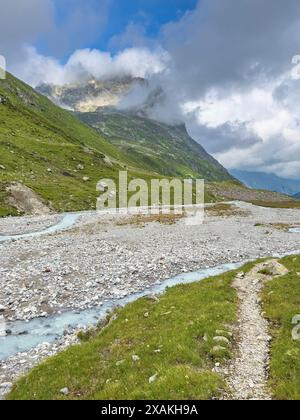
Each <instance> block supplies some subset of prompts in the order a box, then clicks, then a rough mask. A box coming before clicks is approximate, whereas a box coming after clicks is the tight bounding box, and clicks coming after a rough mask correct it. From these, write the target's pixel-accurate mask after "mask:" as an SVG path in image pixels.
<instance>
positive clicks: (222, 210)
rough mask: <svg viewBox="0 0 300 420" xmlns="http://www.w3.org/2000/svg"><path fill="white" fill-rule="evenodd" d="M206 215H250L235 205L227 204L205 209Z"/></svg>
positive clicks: (218, 204)
mask: <svg viewBox="0 0 300 420" xmlns="http://www.w3.org/2000/svg"><path fill="white" fill-rule="evenodd" d="M205 213H206V214H207V215H209V216H218V217H231V216H240V217H247V216H248V215H249V214H250V213H249V212H247V211H246V210H242V209H240V208H238V207H236V206H234V205H231V204H227V203H217V204H214V205H212V206H208V207H206V208H205Z"/></svg>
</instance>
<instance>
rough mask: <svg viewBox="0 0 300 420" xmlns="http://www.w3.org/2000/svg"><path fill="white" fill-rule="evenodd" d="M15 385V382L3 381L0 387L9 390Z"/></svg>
mask: <svg viewBox="0 0 300 420" xmlns="http://www.w3.org/2000/svg"><path fill="white" fill-rule="evenodd" d="M12 387H13V384H12V383H11V382H3V383H2V384H0V388H1V389H4V390H6V391H7V390H9V389H11V388H12Z"/></svg>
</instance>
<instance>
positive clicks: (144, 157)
mask: <svg viewBox="0 0 300 420" xmlns="http://www.w3.org/2000/svg"><path fill="white" fill-rule="evenodd" d="M76 115H77V117H78V118H79V119H81V120H82V121H83V122H85V123H86V124H88V125H90V126H91V127H94V128H95V129H96V130H97V131H98V132H99V133H100V135H101V136H102V137H104V138H105V139H106V140H107V141H108V142H110V143H111V144H112V145H113V146H115V147H117V148H119V149H121V150H122V151H123V153H125V154H126V156H127V157H128V159H130V160H131V162H132V164H135V165H142V167H143V168H145V169H147V170H151V171H155V172H158V173H160V174H162V175H165V176H178V177H194V178H204V179H205V180H206V181H218V182H220V181H233V178H232V177H231V176H230V175H229V173H228V172H227V170H226V169H225V168H224V167H223V166H222V165H220V164H219V162H217V161H216V160H215V159H214V158H213V157H212V156H211V155H209V154H208V153H207V152H206V151H205V150H204V149H203V147H202V146H201V145H200V144H198V143H197V142H196V141H194V140H193V139H192V138H191V137H190V136H189V134H188V133H187V131H186V128H185V126H184V125H179V126H170V125H167V124H164V123H161V122H158V121H154V120H151V119H149V118H146V117H142V116H139V115H136V114H135V113H131V112H124V111H118V110H115V109H111V108H99V109H98V110H97V111H96V112H87V113H76Z"/></svg>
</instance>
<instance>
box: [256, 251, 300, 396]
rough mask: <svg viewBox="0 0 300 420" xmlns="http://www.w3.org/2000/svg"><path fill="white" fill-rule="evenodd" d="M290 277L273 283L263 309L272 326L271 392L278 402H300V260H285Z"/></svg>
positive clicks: (266, 294)
mask: <svg viewBox="0 0 300 420" xmlns="http://www.w3.org/2000/svg"><path fill="white" fill-rule="evenodd" d="M281 262H282V264H283V265H284V266H285V267H287V269H288V270H289V273H288V274H287V275H285V276H283V277H279V278H274V279H273V280H271V281H269V282H268V283H267V284H266V286H265V289H264V293H263V307H264V311H265V313H266V317H267V318H268V320H269V322H270V324H271V334H272V337H273V342H272V346H271V364H270V389H271V390H272V393H273V397H274V398H275V399H278V400H300V341H299V340H298V341H295V340H293V339H292V329H293V328H294V326H293V325H292V320H293V318H294V317H295V315H297V314H300V275H299V273H300V256H297V257H288V258H284V259H283V260H282V261H281Z"/></svg>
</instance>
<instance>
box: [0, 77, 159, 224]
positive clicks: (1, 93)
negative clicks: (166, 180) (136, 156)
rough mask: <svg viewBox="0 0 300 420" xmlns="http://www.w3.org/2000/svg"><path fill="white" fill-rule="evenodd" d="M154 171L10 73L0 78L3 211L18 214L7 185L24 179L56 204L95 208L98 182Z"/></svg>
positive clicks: (0, 201) (65, 207)
mask: <svg viewBox="0 0 300 420" xmlns="http://www.w3.org/2000/svg"><path fill="white" fill-rule="evenodd" d="M124 166H126V167H128V168H129V172H130V173H131V175H132V176H139V177H141V176H143V177H144V178H147V177H149V176H150V175H151V174H149V173H147V172H145V171H143V170H142V169H136V168H134V167H131V166H130V162H128V161H127V158H126V156H125V155H124V154H123V153H122V151H120V150H118V149H116V148H115V147H114V146H113V145H111V144H110V143H108V142H107V141H106V140H104V139H103V138H102V137H101V136H100V135H99V134H98V133H97V132H96V131H95V130H93V129H92V128H90V127H87V126H86V125H84V124H83V123H82V122H80V121H79V120H78V119H76V118H75V117H74V116H73V115H71V114H70V113H69V112H68V111H65V110H62V109H61V108H59V107H57V106H55V105H54V104H53V103H52V102H51V101H49V100H48V99H46V98H45V97H44V96H42V95H40V94H38V93H37V92H35V91H34V90H33V89H31V88H30V87H29V86H27V85H25V84H24V83H22V82H20V81H19V80H17V79H16V78H14V77H13V76H12V75H10V74H8V75H7V79H6V80H0V216H3V215H8V214H15V213H16V211H15V209H14V208H12V207H11V206H10V205H8V204H7V195H8V194H7V192H6V187H7V185H8V184H9V183H11V182H16V181H17V182H20V183H22V184H24V185H26V186H28V187H29V188H31V189H33V190H34V191H35V192H36V193H38V194H39V195H40V197H41V198H42V199H43V200H44V201H45V203H46V204H47V205H49V206H50V207H51V208H52V209H54V210H59V211H66V210H81V209H91V208H94V207H95V203H96V196H97V193H96V190H95V186H96V183H97V182H98V181H99V180H100V179H101V178H104V177H105V178H107V177H109V178H113V179H117V176H118V171H119V170H120V169H122V168H124Z"/></svg>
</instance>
